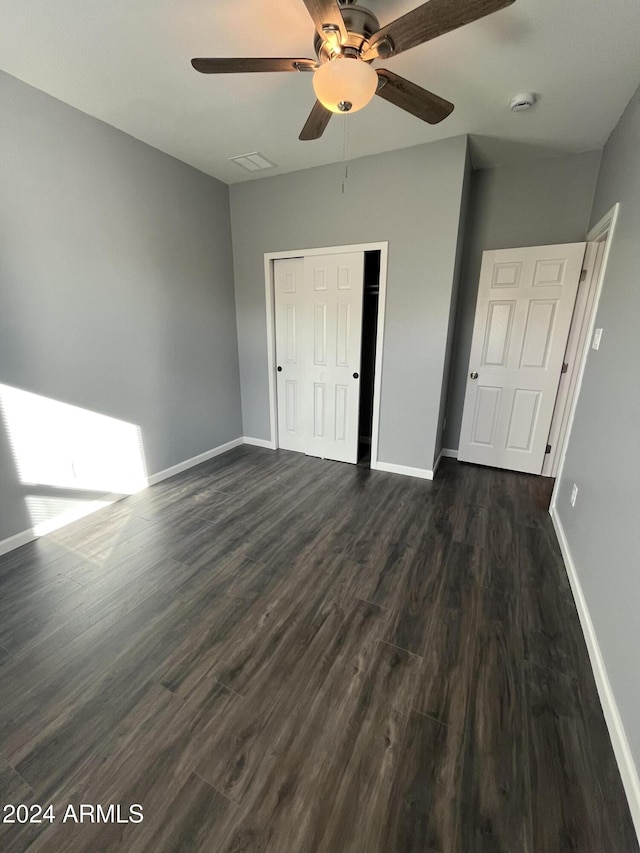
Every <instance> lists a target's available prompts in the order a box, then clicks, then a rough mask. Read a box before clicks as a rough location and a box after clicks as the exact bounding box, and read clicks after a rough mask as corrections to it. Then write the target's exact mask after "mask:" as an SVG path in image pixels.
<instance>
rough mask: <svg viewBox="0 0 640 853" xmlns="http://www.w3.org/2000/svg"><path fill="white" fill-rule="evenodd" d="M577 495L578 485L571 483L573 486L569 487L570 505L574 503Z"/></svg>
mask: <svg viewBox="0 0 640 853" xmlns="http://www.w3.org/2000/svg"><path fill="white" fill-rule="evenodd" d="M577 497H578V487H577V486H576V484H575V483H574V484H573V488H572V489H571V506H575V505H576V498H577Z"/></svg>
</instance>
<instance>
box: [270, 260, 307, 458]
mask: <svg viewBox="0 0 640 853" xmlns="http://www.w3.org/2000/svg"><path fill="white" fill-rule="evenodd" d="M274 267H275V269H274V273H275V276H274V279H275V312H276V362H277V365H278V368H277V373H276V392H277V400H278V445H279V446H280V447H282V448H283V450H298V451H300V452H302V453H305V452H306V449H307V439H308V435H309V428H310V423H311V421H310V405H311V399H310V396H309V385H308V382H306V381H305V373H306V362H307V361H308V355H307V351H308V348H309V347H308V340H307V338H308V335H309V328H308V317H307V312H308V305H307V298H306V295H305V285H304V258H283V259H282V260H276V261H275V263H274Z"/></svg>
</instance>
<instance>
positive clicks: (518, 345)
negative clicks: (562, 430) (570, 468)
mask: <svg viewBox="0 0 640 853" xmlns="http://www.w3.org/2000/svg"><path fill="white" fill-rule="evenodd" d="M585 246H586V244H585V243H567V244H563V245H558V246H529V247H526V248H522V249H500V250H497V251H490V252H484V254H483V256H482V268H481V271H480V285H479V289H478V301H477V304H476V317H475V323H474V327H473V338H472V343H471V357H470V360H469V370H468V374H467V391H466V395H465V401H464V411H463V417H462V429H461V434H460V447H459V450H458V459H460V460H462V461H463V462H476V463H479V464H481V465H491V466H494V467H496V468H507V469H510V470H513V471H525V472H529V473H532V474H540V472H541V471H542V464H543V461H544V455H545V449H546V444H547V437H548V435H549V429H550V426H551V418H552V415H553V408H554V405H555V399H556V393H557V390H558V383H559V381H560V373H561V369H562V360H563V356H564V352H565V349H566V345H567V337H568V335H569V328H570V325H571V317H572V314H573V308H574V304H575V299H576V293H577V291H578V283H579V280H580V272H581V270H582V260H583V257H584V252H585Z"/></svg>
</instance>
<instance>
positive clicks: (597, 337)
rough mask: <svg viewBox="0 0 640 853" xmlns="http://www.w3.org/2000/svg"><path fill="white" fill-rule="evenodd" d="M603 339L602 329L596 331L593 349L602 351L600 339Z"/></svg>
mask: <svg viewBox="0 0 640 853" xmlns="http://www.w3.org/2000/svg"><path fill="white" fill-rule="evenodd" d="M601 337H602V329H596V330H595V332H594V333H593V343H592V344H591V349H600V338H601Z"/></svg>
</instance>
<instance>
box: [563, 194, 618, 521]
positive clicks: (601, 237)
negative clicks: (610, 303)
mask: <svg viewBox="0 0 640 853" xmlns="http://www.w3.org/2000/svg"><path fill="white" fill-rule="evenodd" d="M619 210H620V204H619V202H618V203H616V204H614V205H613V207H612V208H611V210H609V211H608V212H607V213H605V215H604V216H603V217H602V219H601V220H600V221H599V222H598V223H596V225H594V226H593V228H592V229H591V230H590V231H589V233H588V234H587V242H589V243H604V252H603V254H602V262H601V264H600V269H599V270H598V273H597V281H596V291H595V296H594V298H593V302H592V305H591V310H590V316H589V317H588V319H587V323H588V332H587V334H586V335H585V342H584V346H583V348H582V353H581V354H580V362H579V364H578V377H577V380H576V384H575V387H574V389H573V395H572V398H571V402H570V403H569V418H568V420H567V426H566V429H565V433H564V436H563V438H562V447H561V449H560V462H559V465H558V473H557V475H556V481H555V484H554V486H553V492H552V494H551V505H550V507H549V510H550V511H551V510H553V509H555V506H556V502H557V499H558V489H559V487H560V481H561V480H562V470H563V468H564V462H565V458H566V455H567V447H568V446H569V440H570V438H571V431H572V429H573V422H574V419H575V414H576V408H577V406H578V399H579V397H580V389H581V388H582V380H583V378H584V371H585V368H586V366H587V356H588V353H589V349H590V348H591V343H592V341H593V330H594V328H595V324H596V314H597V313H598V304H599V302H600V295H601V293H602V285H603V283H604V279H605V275H606V272H607V263H608V261H609V252H610V251H611V240H612V238H613V233H614V231H615V227H616V222H617V221H618V212H619Z"/></svg>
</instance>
